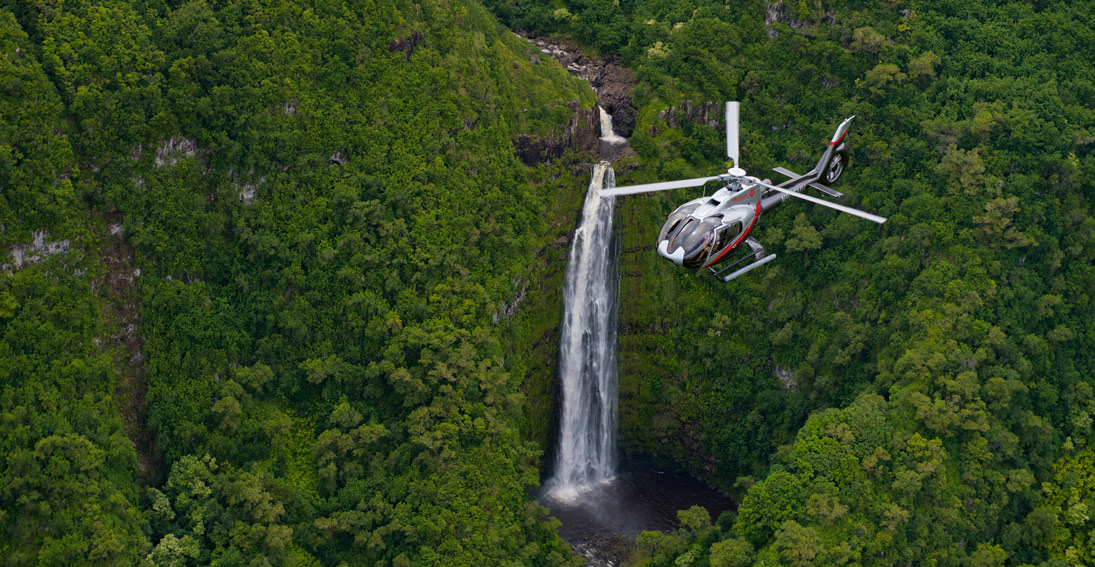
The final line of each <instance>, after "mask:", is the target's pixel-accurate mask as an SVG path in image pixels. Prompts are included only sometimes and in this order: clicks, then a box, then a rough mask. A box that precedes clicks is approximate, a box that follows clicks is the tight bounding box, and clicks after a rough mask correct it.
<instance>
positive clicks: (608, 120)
mask: <svg viewBox="0 0 1095 567" xmlns="http://www.w3.org/2000/svg"><path fill="white" fill-rule="evenodd" d="M597 111H598V112H600V113H601V140H603V141H605V142H609V143H612V144H626V143H627V138H623V137H621V136H618V135H616V132H615V131H614V130H613V129H612V115H611V114H609V113H607V112H605V109H603V108H601V107H600V106H598V107H597Z"/></svg>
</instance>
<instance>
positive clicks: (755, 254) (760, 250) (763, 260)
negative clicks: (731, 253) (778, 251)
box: [708, 237, 776, 282]
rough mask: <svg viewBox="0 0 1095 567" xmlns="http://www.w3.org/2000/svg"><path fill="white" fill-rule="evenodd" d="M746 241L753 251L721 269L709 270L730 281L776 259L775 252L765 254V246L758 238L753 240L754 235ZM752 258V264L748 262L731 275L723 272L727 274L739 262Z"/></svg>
mask: <svg viewBox="0 0 1095 567" xmlns="http://www.w3.org/2000/svg"><path fill="white" fill-rule="evenodd" d="M745 243H746V244H747V245H748V246H749V248H750V249H752V252H750V253H748V254H746V255H744V256H742V257H741V258H738V259H737V260H734V261H733V262H731V263H730V264H728V265H726V266H723V267H722V268H720V269H717V270H716V269H715V268H708V269H709V270H711V273H712V274H715V277H717V278H719V279H721V280H722V281H724V282H728V281H730V280H732V279H734V278H736V277H738V276H740V275H742V274H744V273H746V272H748V271H751V270H753V269H754V268H758V267H760V266H763V265H764V264H767V263H768V262H771V261H772V260H775V259H776V255H775V254H765V253H764V246H762V245H761V244H760V243H759V242H757V241H756V240H753V238H752V237H749V238H747V239H745ZM750 258H752V259H754V260H755V261H754V262H752V263H751V264H748V265H746V266H745V267H743V268H741V269H739V270H737V271H735V272H733V273H731V274H730V275H728V276H725V277H723V274H725V273H726V272H729V271H730V270H732V269H734V268H736V267H737V266H738V265H739V264H741V263H742V262H745V261H747V260H749V259H750Z"/></svg>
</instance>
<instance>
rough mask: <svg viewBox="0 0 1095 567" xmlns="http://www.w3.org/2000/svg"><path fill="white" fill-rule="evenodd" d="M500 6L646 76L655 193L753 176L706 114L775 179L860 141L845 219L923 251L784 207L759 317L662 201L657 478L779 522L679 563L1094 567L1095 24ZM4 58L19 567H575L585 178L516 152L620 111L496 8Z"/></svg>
mask: <svg viewBox="0 0 1095 567" xmlns="http://www.w3.org/2000/svg"><path fill="white" fill-rule="evenodd" d="M488 4H489V6H490V7H491V9H493V10H494V11H495V13H496V14H497V15H498V16H499V17H500V18H501V19H502V21H503V22H505V23H507V24H510V25H513V26H516V27H521V28H524V29H527V30H531V31H534V32H540V33H544V32H562V33H567V34H570V35H572V36H574V37H575V38H577V39H578V40H579V41H581V42H583V43H584V44H586V45H589V46H592V47H594V48H595V49H597V50H599V51H601V52H602V53H605V54H614V55H618V56H619V57H620V58H621V60H622V61H623V63H624V64H626V65H628V66H630V67H631V68H632V69H634V70H635V77H636V79H637V81H638V83H637V86H636V89H635V92H634V98H635V101H634V102H635V108H636V109H637V111H638V112H637V118H636V124H635V129H634V134H633V136H632V140H631V143H632V147H633V148H634V149H635V150H636V152H637V153H638V155H639V159H638V165H639V167H638V169H637V170H635V171H634V173H633V174H632V179H631V180H632V181H650V180H654V179H655V178H659V179H661V178H676V177H688V176H693V175H701V174H704V175H705V174H710V172H711V171H712V169H714V168H716V167H717V165H718V164H720V162H721V161H722V160H723V159H724V158H723V156H722V149H721V148H722V130H721V127H720V125H719V123H718V120H717V118H715V119H712V116H711V115H710V112H708V111H706V110H703V109H704V108H706V107H704V106H703V104H702V103H703V102H715V103H718V102H721V101H723V100H727V99H737V100H741V101H743V112H742V119H743V156H744V163H743V165H744V166H746V168H749V169H751V171H752V172H753V173H755V174H761V170H760V168H762V167H766V166H775V165H783V166H786V167H789V168H791V169H800V170H801V169H804V168H808V167H810V166H811V165H812V159H813V158H814V156H816V154H817V153H818V152H820V151H821V150H822V149H823V146H824V143H825V141H826V140H827V139H828V137H829V135H830V134H831V131H832V128H833V127H834V126H835V124H836V123H837V122H838V121H839V120H840V119H841V118H843V117H845V116H847V115H851V114H855V115H856V116H857V118H856V121H855V122H854V123H853V126H852V133H851V134H850V136H851V138H850V141H849V145H850V147H851V149H852V152H853V153H852V159H853V167H852V169H850V170H849V171H848V172H847V174H846V176H845V178H844V179H843V180H842V181H841V187H840V188H841V190H844V191H845V192H846V193H847V194H848V195H849V197H848V200H849V201H850V202H851V203H852V204H854V205H858V206H860V207H862V208H865V209H870V210H874V211H877V212H879V213H880V214H883V215H885V216H888V217H890V221H889V222H887V223H886V224H885V225H884V226H883V227H881V228H878V227H875V226H871V225H867V224H865V223H862V222H861V221H859V220H856V219H854V218H851V217H847V216H840V215H838V214H837V213H835V212H832V211H827V210H821V209H817V208H812V209H811V208H809V205H807V204H804V203H787V204H784V205H782V206H781V207H780V208H779V209H777V210H776V211H775V212H774V213H773V214H772V215H771V216H769V217H768V218H766V219H765V220H764V224H763V226H762V227H761V228H760V233H759V235H758V236H759V237H760V239H761V240H762V241H763V242H764V243H765V244H766V246H768V247H769V249H770V250H771V251H773V252H775V253H777V254H778V255H779V256H780V260H778V261H777V262H776V263H774V264H773V265H770V266H768V267H766V268H765V269H764V270H763V271H759V272H754V273H752V274H750V275H749V276H748V277H746V278H741V279H739V280H736V281H735V282H734V284H733V286H725V285H722V284H720V283H717V282H715V281H713V280H711V279H709V278H708V279H704V278H699V277H696V275H695V274H691V273H686V272H684V271H681V270H674V269H671V268H670V267H669V266H668V265H667V264H665V262H664V261H662V260H660V259H658V258H657V257H656V255H655V254H654V253H653V252H652V251H651V249H650V243H651V242H652V241H653V239H654V235H655V233H656V231H657V229H658V228H659V227H660V223H661V222H662V220H663V219H664V218H665V215H666V214H667V213H668V212H669V211H670V210H671V209H672V207H673V206H674V205H675V204H677V203H679V202H680V200H681V199H682V197H681V196H680V195H667V194H659V195H653V196H649V197H638V198H629V199H627V200H623V201H621V203H620V217H621V224H622V225H623V231H624V232H623V238H624V241H625V243H624V246H623V248H624V254H625V256H624V258H623V265H622V272H623V276H624V279H623V281H622V289H621V294H622V297H623V298H624V301H623V302H622V303H623V305H624V306H625V310H624V311H623V312H622V313H621V327H622V331H623V333H624V334H623V337H622V338H621V348H622V352H621V362H622V368H621V376H622V378H623V383H622V385H621V386H622V390H621V391H622V396H623V399H622V400H621V409H622V428H623V431H622V432H621V438H622V440H623V442H624V443H625V446H626V448H627V449H628V450H630V451H633V452H638V453H643V454H647V455H652V456H655V457H661V458H664V459H667V460H673V461H676V462H678V463H681V464H682V465H684V466H685V467H687V468H689V469H690V470H691V471H693V472H694V473H696V474H697V475H699V476H702V477H703V478H705V479H707V480H708V481H710V482H711V483H713V484H715V485H718V486H721V487H722V488H724V489H728V490H736V491H737V494H738V495H739V496H740V501H741V505H740V507H739V510H738V512H737V513H736V515H735V514H727V515H725V516H723V517H721V518H718V519H717V520H715V521H712V519H710V518H708V517H706V515H705V514H704V513H703V511H702V510H698V509H693V510H690V511H686V512H684V513H682V515H681V519H682V529H681V531H679V532H678V533H673V534H653V533H650V534H645V535H644V536H642V537H641V538H640V539H639V542H638V546H639V549H640V551H641V552H642V554H643V557H642V558H641V560H643V561H646V562H647V563H649V564H651V565H680V566H684V565H695V566H702V565H711V566H726V565H748V564H754V563H755V564H765V565H773V564H792V565H811V564H815V565H829V564H879V565H890V564H894V565H906V564H935V565H965V564H970V565H986V566H988V565H1020V564H1031V565H1038V564H1041V565H1047V566H1048V565H1059V564H1060V562H1065V563H1066V564H1081V563H1085V562H1089V561H1090V560H1091V555H1092V549H1091V548H1092V545H1091V541H1092V536H1091V533H1092V526H1091V519H1090V517H1089V516H1090V513H1089V510H1090V508H1091V506H1095V504H1093V503H1092V494H1093V490H1092V486H1093V485H1092V480H1091V478H1090V477H1091V474H1090V469H1091V462H1092V445H1091V442H1092V440H1093V439H1092V436H1093V435H1095V432H1093V430H1092V425H1093V419H1092V418H1093V415H1095V390H1093V389H1092V384H1091V383H1092V377H1093V376H1095V367H1093V366H1095V361H1093V359H1092V357H1091V354H1090V353H1091V352H1093V348H1092V347H1093V346H1095V344H1093V343H1095V336H1093V332H1095V331H1093V330H1095V321H1093V320H1092V313H1095V305H1092V292H1093V285H1095V284H1093V283H1092V282H1095V214H1093V212H1092V205H1091V204H1092V202H1095V189H1093V187H1095V186H1093V184H1092V183H1091V179H1092V177H1093V175H1095V154H1093V153H1092V142H1095V135H1092V132H1095V113H1093V111H1092V110H1091V109H1092V108H1093V107H1095V77H1093V73H1095V71H1093V70H1092V68H1091V65H1090V59H1091V56H1090V45H1092V44H1093V40H1095V37H1093V33H1095V32H1093V31H1092V30H1093V29H1095V27H1093V26H1092V25H1091V24H1092V21H1091V15H1090V14H1089V13H1088V12H1087V11H1085V7H1084V6H1076V5H1072V4H1067V3H1052V2H1038V3H1034V4H1029V3H1019V2H1012V3H1002V4H1001V3H983V2H977V1H970V2H940V3H927V2H918V1H909V2H889V3H884V4H880V5H877V6H874V5H871V6H865V5H863V4H862V3H858V2H847V1H844V0H838V1H834V2H827V3H820V4H817V3H815V4H813V5H808V4H805V3H798V4H793V5H792V4H786V5H785V4H782V3H776V4H772V5H768V4H767V3H762V2H751V3H746V4H736V5H729V6H728V5H723V4H718V3H709V2H707V1H706V0H684V1H679V2H661V1H658V0H641V1H638V2H625V3H619V2H610V1H608V0H575V1H573V2H570V3H554V4H538V3H532V2H528V1H525V0H520V1H512V2H511V1H506V0H492V1H491V2H488ZM0 53H2V54H3V57H2V58H0V117H2V120H0V191H2V193H0V246H2V247H3V250H4V258H2V259H0V263H2V264H4V266H3V268H2V270H0V336H2V337H3V338H2V341H0V444H2V451H3V453H2V454H3V457H2V458H0V557H2V558H3V561H4V563H5V564H6V565H74V564H81V565H130V564H152V565H161V564H162V565H206V564H215V565H245V564H246V565H265V564H268V565H341V564H347V565H349V564H367V565H378V566H392V567H395V566H403V565H560V564H566V563H569V562H571V559H570V555H569V552H568V550H567V549H566V547H565V545H564V544H562V542H561V541H560V540H559V539H558V537H557V536H556V535H555V534H554V530H553V524H552V522H551V521H550V520H547V519H545V517H544V514H543V510H542V509H541V508H540V507H539V506H537V505H536V504H535V503H534V502H532V501H531V500H530V499H529V497H528V494H529V491H530V489H531V488H533V487H534V486H535V484H536V482H537V474H538V471H537V468H536V466H537V463H538V458H539V457H538V453H539V450H540V447H538V443H539V444H541V445H542V442H543V439H545V438H546V437H547V435H546V433H545V431H544V423H545V422H546V421H547V420H546V416H545V412H546V411H548V410H547V409H545V408H550V402H549V401H548V400H550V398H551V392H550V389H549V388H548V387H547V386H546V384H547V380H545V378H547V377H549V376H550V371H549V370H545V364H544V361H545V360H548V359H550V358H551V351H552V349H553V347H552V346H551V342H552V339H553V338H554V336H553V335H552V329H553V324H552V318H553V317H555V316H557V313H558V304H557V303H555V302H556V301H557V298H558V285H557V283H553V282H558V280H559V277H560V273H561V271H560V267H561V261H562V258H563V253H562V251H563V249H564V248H563V243H565V238H564V239H562V240H560V237H561V236H562V235H564V234H565V233H566V232H567V230H568V229H569V228H570V226H571V222H570V220H569V219H571V218H572V215H573V212H574V208H576V207H577V206H578V200H579V199H580V195H581V193H582V191H584V187H585V184H586V180H585V179H580V178H577V177H575V176H574V175H573V173H572V172H570V171H568V170H566V169H565V168H563V167H545V166H540V167H537V168H535V169H533V168H529V167H526V166H524V165H522V164H521V163H520V162H519V161H518V160H517V158H516V157H515V148H514V144H513V140H515V139H518V137H519V136H520V135H522V134H527V135H534V136H539V137H542V138H544V139H561V138H560V137H561V136H562V137H565V136H563V132H564V130H565V129H566V127H567V124H568V123H573V122H572V121H573V117H574V112H575V107H577V108H578V109H579V110H583V109H584V110H586V111H588V109H589V108H590V106H591V105H592V103H593V93H592V92H591V91H590V90H589V89H588V88H587V87H586V86H585V85H583V84H581V83H580V82H578V81H576V80H575V79H573V78H571V77H568V76H567V75H566V73H565V72H564V71H563V69H562V68H560V67H559V66H558V65H555V64H554V63H552V62H551V61H550V60H549V59H547V58H544V57H541V56H540V55H539V54H538V53H536V50H535V48H533V47H531V46H530V45H529V44H528V43H527V42H525V41H524V40H522V39H520V38H518V37H516V36H514V35H513V34H511V33H510V32H509V31H508V30H506V29H504V28H502V27H500V26H499V25H498V24H497V23H496V21H495V20H494V19H493V17H492V16H491V15H489V14H488V13H487V12H486V11H485V10H484V9H483V8H482V7H481V6H480V5H478V4H477V3H474V2H471V1H470V0H469V1H461V2H455V3H450V2H437V1H432V0H428V1H425V2H414V3H412V2H405V1H398V2H376V1H374V0H366V1H363V2H352V3H330V2H319V3H312V4H308V5H304V4H300V3H296V2H292V1H289V0H269V1H260V2H254V1H248V0H232V1H229V2H223V3H211V2H206V1H205V0H191V1H189V2H169V3H160V2H142V1H133V2H120V1H114V0H111V1H92V0H67V1H61V2H40V1H25V0H7V1H5V2H3V3H2V4H0ZM575 100H577V101H579V102H578V104H577V105H574V104H572V103H571V101H575ZM716 109H717V107H716ZM716 116H717V111H716ZM572 137H573V136H572ZM553 151H554V150H553ZM108 219H111V220H108ZM113 219H121V220H120V224H117V225H114V224H113V223H114V222H115V220H113ZM120 238H124V239H126V240H127V241H128V242H129V243H131V244H132V245H133V250H134V258H133V259H132V262H131V264H132V266H133V273H132V276H130V275H128V274H127V275H126V276H125V277H127V278H129V277H132V278H133V281H134V283H133V285H134V286H135V290H136V292H137V294H136V295H137V296H138V298H139V303H140V312H139V314H140V317H139V323H140V324H139V325H138V326H135V327H132V328H131V327H129V324H128V323H125V322H124V321H119V320H117V318H116V317H114V316H113V315H112V314H113V313H115V312H117V311H118V309H117V308H116V306H114V305H113V303H114V302H117V301H119V297H118V296H117V295H116V294H112V293H111V292H110V290H109V287H110V286H109V285H107V282H108V280H110V278H111V277H116V276H117V274H110V273H108V271H109V270H110V269H112V265H111V264H110V263H109V262H107V261H105V260H104V258H105V256H106V255H107V254H106V253H105V252H104V251H105V250H106V249H107V248H108V247H109V246H110V243H111V242H114V240H112V239H120ZM114 267H115V268H116V266H114ZM125 333H130V334H134V333H135V334H138V335H139V336H140V337H141V338H142V340H143V343H141V344H142V347H141V349H140V352H137V353H135V354H134V355H132V357H131V359H130V362H132V363H134V364H143V365H144V376H145V377H146V382H145V383H144V384H143V387H144V388H145V389H146V390H147V394H146V395H145V394H142V395H144V396H145V397H144V403H145V404H146V405H147V422H146V423H140V424H139V425H140V426H142V427H146V428H152V429H154V431H155V434H156V447H157V449H156V450H158V451H159V452H160V453H162V455H161V456H162V462H163V470H162V471H159V470H155V468H153V469H148V468H147V467H148V466H149V465H148V464H147V463H150V462H158V460H156V459H153V460H149V459H146V458H139V457H143V456H139V455H138V454H137V453H136V451H135V450H134V445H133V443H131V442H130V440H129V439H127V438H126V435H125V431H126V423H132V420H134V419H140V417H139V416H135V415H133V414H131V413H129V410H128V409H127V408H129V407H130V405H129V404H128V403H126V402H124V401H123V400H125V399H132V396H133V395H134V394H133V393H132V392H129V391H126V390H125V385H126V384H127V382H126V381H125V380H123V379H122V376H121V373H122V369H120V368H119V364H118V363H117V360H118V359H119V357H120V353H119V349H118V346H117V341H116V340H114V337H117V336H119V335H120V334H125ZM545 337H546V338H545ZM142 361H143V362H142ZM120 385H122V387H120ZM139 397H140V396H138V398H139ZM530 399H531V400H533V403H531V404H530V402H529V400H530ZM142 450H148V447H147V446H142ZM142 466H145V467H146V470H143V471H142V469H141V467H142ZM141 478H148V479H149V482H148V483H147V484H142V483H141V482H140V481H139V479H141Z"/></svg>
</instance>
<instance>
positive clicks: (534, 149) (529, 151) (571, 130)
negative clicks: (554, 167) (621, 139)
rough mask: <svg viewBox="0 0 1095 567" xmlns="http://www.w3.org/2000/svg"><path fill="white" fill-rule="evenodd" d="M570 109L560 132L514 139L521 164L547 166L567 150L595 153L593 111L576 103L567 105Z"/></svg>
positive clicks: (596, 135) (596, 126) (596, 125)
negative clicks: (566, 120)
mask: <svg viewBox="0 0 1095 567" xmlns="http://www.w3.org/2000/svg"><path fill="white" fill-rule="evenodd" d="M570 109H571V111H572V112H573V114H571V117H570V121H569V122H567V124H566V126H564V127H563V129H562V130H561V131H557V132H556V133H554V134H551V135H548V136H533V135H530V134H521V135H519V136H517V139H516V140H514V142H513V145H514V147H515V149H516V152H517V157H518V158H520V160H521V162H522V163H524V164H525V165H528V166H535V165H537V164H541V163H549V162H551V161H552V160H555V159H558V158H560V157H562V156H563V154H565V153H566V151H567V150H574V151H580V152H596V151H597V139H598V138H599V137H600V136H601V126H600V121H599V120H598V116H597V109H596V108H581V105H580V103H579V102H578V101H577V100H572V101H570Z"/></svg>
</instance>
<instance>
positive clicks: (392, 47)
mask: <svg viewBox="0 0 1095 567" xmlns="http://www.w3.org/2000/svg"><path fill="white" fill-rule="evenodd" d="M425 38H426V36H424V35H422V32H420V31H414V32H411V35H408V36H407V37H405V38H403V39H393V40H392V42H391V43H389V44H388V51H389V52H391V53H395V52H396V51H402V52H403V59H404V60H407V61H409V60H410V59H411V54H412V53H414V48H416V47H418V44H420V43H422V40H423V39H425Z"/></svg>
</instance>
